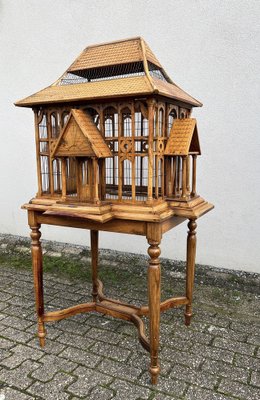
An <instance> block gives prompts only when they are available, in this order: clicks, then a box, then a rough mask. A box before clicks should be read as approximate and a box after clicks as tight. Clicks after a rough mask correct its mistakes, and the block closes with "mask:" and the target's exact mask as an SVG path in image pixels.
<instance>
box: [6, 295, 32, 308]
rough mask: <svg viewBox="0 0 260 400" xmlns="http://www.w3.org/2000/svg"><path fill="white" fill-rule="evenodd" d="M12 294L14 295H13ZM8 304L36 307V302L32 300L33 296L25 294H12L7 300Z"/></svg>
mask: <svg viewBox="0 0 260 400" xmlns="http://www.w3.org/2000/svg"><path fill="white" fill-rule="evenodd" d="M11 296H12V295H11ZM7 303H8V304H11V305H14V306H16V305H17V306H20V307H24V308H27V309H33V310H34V308H35V303H34V301H33V300H32V297H25V296H12V297H11V298H10V299H8V301H7Z"/></svg>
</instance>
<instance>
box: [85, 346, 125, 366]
mask: <svg viewBox="0 0 260 400" xmlns="http://www.w3.org/2000/svg"><path fill="white" fill-rule="evenodd" d="M90 351H91V352H93V353H95V354H99V355H100V356H105V357H108V358H112V359H114V360H116V361H121V362H122V361H126V360H127V358H128V357H129V356H130V354H131V353H130V351H129V350H126V349H123V348H122V347H118V346H113V345H111V344H108V343H104V342H96V343H95V344H94V346H92V347H91V349H90Z"/></svg>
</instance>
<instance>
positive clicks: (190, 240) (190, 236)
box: [185, 219, 197, 325]
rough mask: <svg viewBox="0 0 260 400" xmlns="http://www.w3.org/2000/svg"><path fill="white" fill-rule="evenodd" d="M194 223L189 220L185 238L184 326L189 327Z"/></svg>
mask: <svg viewBox="0 0 260 400" xmlns="http://www.w3.org/2000/svg"><path fill="white" fill-rule="evenodd" d="M196 227H197V224H196V221H195V219H191V220H190V221H189V223H188V228H189V231H188V238H187V261H186V275H187V276H186V296H187V299H188V301H189V302H188V304H187V305H186V311H185V324H186V325H190V322H191V317H192V294H193V285H194V273H195V256H196V241H197V239H196Z"/></svg>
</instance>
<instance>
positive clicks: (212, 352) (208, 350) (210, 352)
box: [190, 343, 235, 363]
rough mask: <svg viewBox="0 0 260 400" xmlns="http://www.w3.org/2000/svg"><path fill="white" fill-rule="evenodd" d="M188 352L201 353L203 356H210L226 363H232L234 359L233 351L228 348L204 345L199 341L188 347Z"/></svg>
mask: <svg viewBox="0 0 260 400" xmlns="http://www.w3.org/2000/svg"><path fill="white" fill-rule="evenodd" d="M190 353H193V354H197V355H202V354H203V356H204V357H208V358H211V359H213V360H220V361H224V362H228V363H232V361H233V359H234V355H235V353H233V352H231V351H229V350H224V349H220V348H217V347H212V346H204V345H202V344H200V343H195V344H194V345H193V346H192V347H191V348H190Z"/></svg>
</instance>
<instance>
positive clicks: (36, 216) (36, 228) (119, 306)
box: [28, 210, 196, 384]
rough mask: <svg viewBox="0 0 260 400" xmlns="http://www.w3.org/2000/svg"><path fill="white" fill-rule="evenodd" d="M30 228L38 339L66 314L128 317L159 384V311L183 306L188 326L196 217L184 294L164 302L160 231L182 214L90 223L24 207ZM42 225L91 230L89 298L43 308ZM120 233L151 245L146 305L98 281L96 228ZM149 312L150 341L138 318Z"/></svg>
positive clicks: (174, 223)
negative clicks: (110, 293)
mask: <svg viewBox="0 0 260 400" xmlns="http://www.w3.org/2000/svg"><path fill="white" fill-rule="evenodd" d="M28 220H29V226H30V228H31V231H32V232H31V238H32V266H33V276H34V289H35V300H36V311H37V316H38V337H39V341H40V345H41V346H42V347H43V346H44V344H45V336H46V330H45V326H44V324H45V322H51V321H59V320H61V319H64V318H68V317H70V316H73V315H76V314H79V313H83V312H91V311H96V312H100V313H102V314H107V315H111V316H113V317H116V318H120V319H123V320H127V321H131V322H133V323H134V324H135V326H136V327H137V329H138V334H139V341H140V343H141V344H142V346H143V347H144V348H145V349H146V350H147V351H148V352H150V357H151V362H150V373H151V381H152V384H156V383H157V379H158V375H159V372H160V366H159V362H158V348H159V329H160V313H161V312H163V311H166V310H168V309H170V308H173V307H176V306H184V305H185V306H186V312H185V323H186V325H189V324H190V320H191V316H192V311H191V303H192V290H193V281H194V266H195V250H196V236H195V229H196V222H195V219H191V220H189V223H188V227H189V232H188V240H187V276H186V296H183V297H173V298H170V299H168V300H165V301H164V302H161V300H160V291H161V281H160V274H161V268H160V259H159V256H160V248H159V245H160V242H161V239H162V235H163V233H165V232H167V231H168V230H170V229H172V228H174V227H175V226H177V225H179V224H180V223H182V222H183V221H184V220H185V218H182V217H176V216H174V217H171V218H169V219H167V220H164V221H162V222H159V223H158V222H156V223H154V222H144V221H124V220H112V221H108V222H107V223H105V224H103V223H100V222H93V221H90V220H86V219H84V218H72V217H64V216H57V215H48V214H44V212H39V211H34V210H28ZM41 224H49V225H56V226H69V227H74V228H83V229H89V230H90V235H91V254H92V284H93V290H92V296H93V302H89V303H83V304H77V305H75V306H73V307H69V308H66V309H63V310H58V311H51V312H44V299H43V268H42V250H41V243H40V237H41V233H40V227H41ZM99 231H109V232H121V233H128V234H137V235H143V236H146V238H147V241H148V243H149V248H148V254H149V257H150V259H149V266H148V297H149V299H148V300H149V301H148V305H146V306H141V307H137V306H133V305H129V304H126V303H123V302H120V301H118V300H114V299H110V298H107V297H106V296H105V295H104V293H103V285H102V282H101V281H100V280H99V279H98V232H99ZM144 315H148V316H149V325H150V329H149V332H150V339H148V338H147V337H146V335H145V326H144V323H143V321H142V319H141V317H142V316H144Z"/></svg>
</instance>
